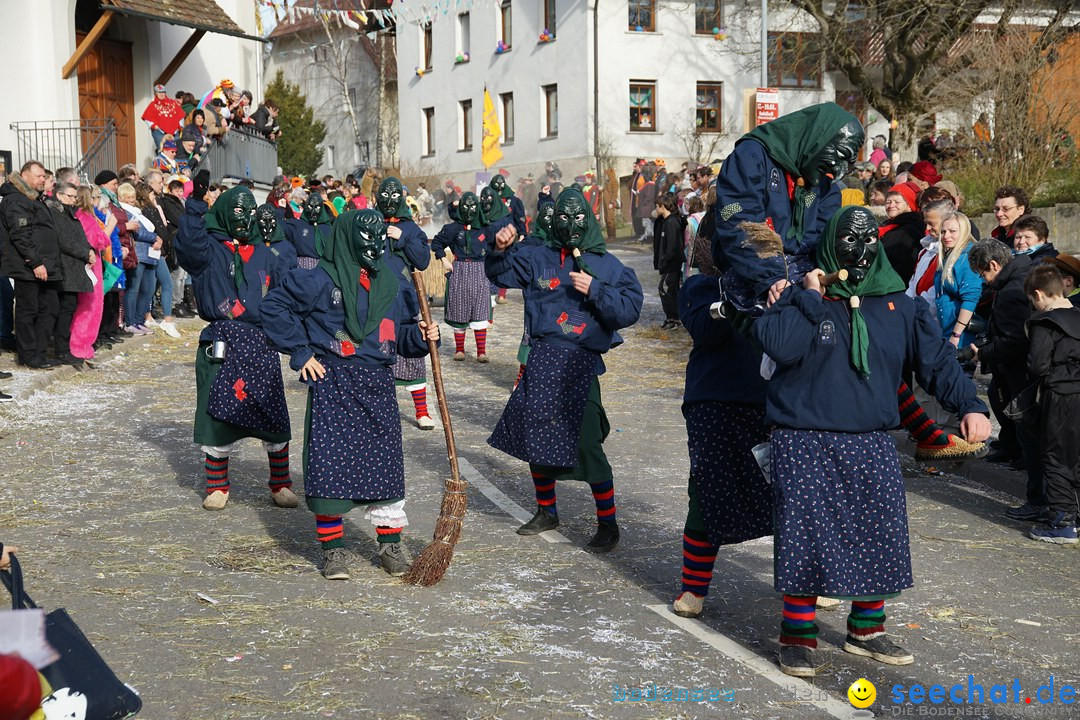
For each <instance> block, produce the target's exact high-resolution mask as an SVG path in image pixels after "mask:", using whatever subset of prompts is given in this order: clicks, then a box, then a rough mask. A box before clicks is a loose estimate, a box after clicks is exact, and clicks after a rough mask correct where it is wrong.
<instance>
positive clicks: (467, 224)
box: [431, 188, 510, 363]
mask: <svg viewBox="0 0 1080 720" xmlns="http://www.w3.org/2000/svg"><path fill="white" fill-rule="evenodd" d="M484 189H485V190H490V188H484ZM489 206H490V204H489ZM498 208H500V209H501V210H502V215H501V216H500V217H499V219H498V220H496V221H495V222H494V224H493V225H488V224H487V222H485V216H484V215H483V214H482V213H481V212H480V199H479V198H477V197H476V194H475V193H471V192H467V193H465V194H463V195H462V196H461V200H460V201H459V202H458V206H457V210H456V212H457V219H456V220H453V221H451V222H449V223H447V224H446V225H443V227H442V229H441V230H439V232H438V233H437V234H436V235H435V237H433V238H432V239H431V249H432V250H434V251H435V257H436V258H438V259H439V260H441V261H442V264H443V269H444V270H445V271H446V273H447V277H448V280H447V283H446V316H445V317H446V324H447V325H449V326H450V327H452V328H453V329H454V359H455V360H464V359H465V331H466V330H467V329H468V328H472V331H473V335H474V336H475V339H476V361H477V362H481V363H486V362H487V361H488V356H487V331H488V327H490V326H491V283H490V282H488V279H487V276H486V275H484V256H485V255H486V254H487V252H488V250H489V248H490V247H491V245H492V243H493V242H494V238H495V233H496V232H498V231H499V230H501V229H502V228H504V227H506V226H507V225H509V224H510V216H509V214H508V213H507V212H506V208H505V207H503V204H502V203H498ZM453 212H454V211H453V210H451V214H453ZM447 250H450V251H452V252H453V254H454V260H453V262H451V260H450V258H448V257H447V256H446V251H447Z"/></svg>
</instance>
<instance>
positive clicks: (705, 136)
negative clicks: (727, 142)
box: [673, 110, 737, 164]
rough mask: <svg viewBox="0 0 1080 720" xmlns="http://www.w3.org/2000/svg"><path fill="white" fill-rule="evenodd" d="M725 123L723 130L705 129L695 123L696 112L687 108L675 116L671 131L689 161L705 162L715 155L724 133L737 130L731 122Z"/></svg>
mask: <svg viewBox="0 0 1080 720" xmlns="http://www.w3.org/2000/svg"><path fill="white" fill-rule="evenodd" d="M727 124H728V125H729V127H728V128H726V129H724V130H719V131H705V130H703V129H702V128H701V127H700V126H699V125H698V123H697V113H696V112H695V111H694V110H689V111H686V112H684V113H682V114H681V115H679V116H678V117H677V118H676V120H675V130H674V131H673V132H674V134H675V137H676V138H678V140H679V142H681V143H682V145H683V148H684V149H685V150H686V157H687V158H689V159H690V161H691V162H695V163H698V164H705V163H707V162H709V160H711V159H712V158H714V157H716V149H717V148H718V147H720V143H721V140H723V138H724V135H725V134H728V133H734V132H736V131H737V128H735V127H734V124H733V123H732V122H730V121H729V122H728V123H727Z"/></svg>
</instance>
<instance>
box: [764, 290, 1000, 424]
mask: <svg viewBox="0 0 1080 720" xmlns="http://www.w3.org/2000/svg"><path fill="white" fill-rule="evenodd" d="M862 314H863V317H864V318H865V319H866V327H867V332H868V334H869V336H870V347H869V351H868V357H869V363H870V377H869V378H866V379H863V378H862V376H860V375H859V373H858V371H857V370H855V368H854V367H853V366H852V364H851V350H850V348H851V321H850V316H849V308H848V303H847V302H846V301H843V300H835V301H833V300H825V299H823V298H822V297H821V295H819V294H818V293H817V292H815V291H813V290H803V289H802V288H793V289H792V290H789V291H787V292H785V293H784V294H783V295H782V296H781V298H780V300H778V301H777V302H776V303H775V304H774V305H773V306H772V307H771V308H769V309H768V310H767V311H766V312H765V314H764V315H762V316H761V317H760V318H759V319H758V320H757V321H755V322H754V337H755V338H757V340H758V341H759V342H760V343H761V346H762V348H763V349H764V351H765V353H766V354H767V355H769V357H771V358H772V359H773V360H775V361H776V365H777V368H776V372H775V373H774V374H773V376H772V379H771V380H770V381H769V383H768V403H767V406H766V411H765V415H766V418H767V420H768V421H769V422H770V423H772V424H775V425H779V426H781V427H788V428H795V429H798V430H824V431H831V432H848V433H863V432H873V431H877V430H890V429H892V428H895V427H896V426H897V425H899V424H900V416H899V412H898V411H897V405H896V389H897V388H898V387H899V386H900V378H901V373H902V372H903V368H904V365H905V363H907V364H909V366H910V367H911V369H912V370H914V371H915V379H916V380H917V381H918V382H919V384H920V385H922V386H923V387H924V388H926V389H927V391H928V392H929V393H930V394H931V395H933V396H935V397H936V398H937V399H938V400H939V401H940V402H941V404H942V405H944V406H945V409H947V410H948V411H949V412H953V413H956V414H958V415H961V416H963V415H966V414H968V413H973V412H978V413H985V412H986V406H985V405H983V403H982V401H980V400H979V398H978V397H977V396H976V394H975V385H974V383H972V382H971V379H970V378H968V377H967V376H966V375H965V374H964V373H963V371H962V370H961V369H960V363H958V362H956V350H955V349H954V348H953V347H952V345H950V344H948V343H947V342H945V341H944V340H943V339H942V338H941V331H940V330H939V329H938V327H937V324H936V323H935V322H934V318H933V316H932V314H931V310H930V306H929V305H927V304H926V301H925V300H922V299H914V298H910V297H908V296H907V295H906V294H904V293H902V292H898V293H890V294H889V295H880V296H876V297H865V298H862Z"/></svg>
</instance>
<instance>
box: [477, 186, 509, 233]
mask: <svg viewBox="0 0 1080 720" xmlns="http://www.w3.org/2000/svg"><path fill="white" fill-rule="evenodd" d="M485 197H490V198H491V200H492V202H491V214H490V215H488V214H487V213H485V212H484V198H485ZM509 214H510V211H509V210H508V209H507V208H506V205H504V204H503V201H502V198H500V197H499V193H497V192H495V188H493V187H491V186H490V185H488V186H487V187H485V188H484V189H483V190H481V191H480V219H479V220H477V222H476V224H477V225H479V226H480V227H487V226H488V225H491V224H492V223H494V222H496V221H498V220H502V219H503V218H504V217H506V216H507V215H509Z"/></svg>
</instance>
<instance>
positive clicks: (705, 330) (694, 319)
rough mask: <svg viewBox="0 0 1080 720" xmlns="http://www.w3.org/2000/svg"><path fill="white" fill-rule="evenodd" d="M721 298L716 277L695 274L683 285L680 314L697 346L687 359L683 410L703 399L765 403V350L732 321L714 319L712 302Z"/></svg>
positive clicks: (680, 296)
mask: <svg viewBox="0 0 1080 720" xmlns="http://www.w3.org/2000/svg"><path fill="white" fill-rule="evenodd" d="M719 299H720V283H719V282H718V278H715V277H711V276H709V275H692V276H690V277H689V278H687V279H686V282H684V283H683V286H682V289H680V290H679V319H680V320H682V323H683V327H685V328H686V330H687V332H689V333H690V338H691V339H692V340H693V341H694V347H693V349H692V350H690V360H689V362H687V363H686V389H685V391H684V392H683V409H684V410H685V408H686V407H687V406H688V405H694V404H696V403H702V402H726V403H740V404H743V405H758V406H761V405H764V404H765V379H764V378H762V377H761V371H760V367H761V350H758V349H757V348H755V347H754V346H753V345H752V344H751V343H750V341H748V340H747V339H746V338H744V337H743V336H742V335H740V334H739V332H738V331H737V330H735V328H734V327H732V325H731V323H730V322H729V321H728V320H724V319H720V320H714V319H713V317H712V316H711V315H710V314H709V306H710V305H712V304H713V303H714V302H716V301H718V300H719Z"/></svg>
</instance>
